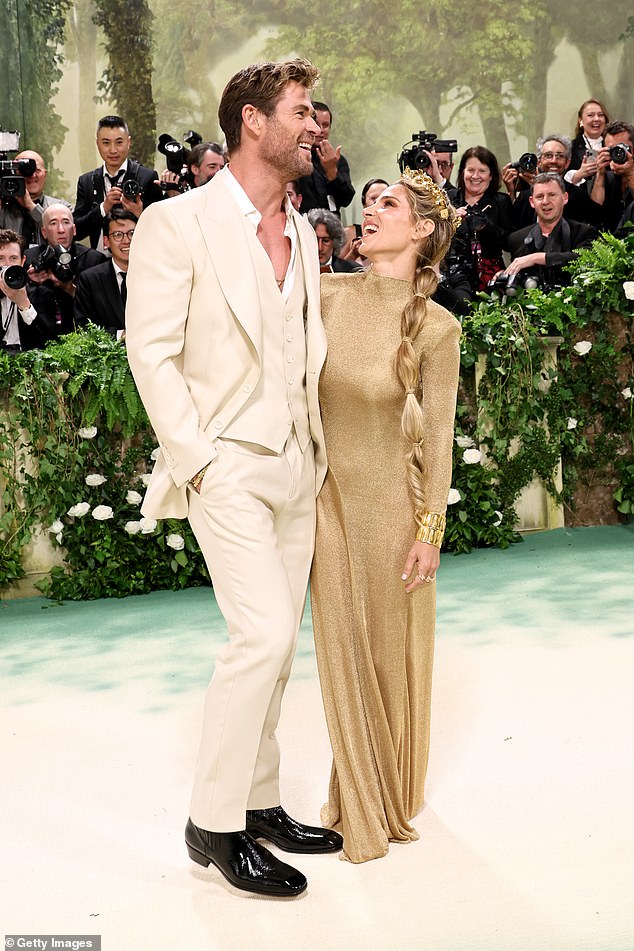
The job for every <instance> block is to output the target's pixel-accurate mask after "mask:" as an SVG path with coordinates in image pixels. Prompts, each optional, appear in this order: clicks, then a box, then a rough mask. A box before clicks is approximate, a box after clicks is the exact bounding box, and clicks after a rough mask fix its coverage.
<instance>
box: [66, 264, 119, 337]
mask: <svg viewBox="0 0 634 951" xmlns="http://www.w3.org/2000/svg"><path fill="white" fill-rule="evenodd" d="M89 320H91V321H92V323H93V324H97V326H99V327H104V328H105V329H106V330H107V331H108V332H109V333H111V334H112V336H113V337H114V336H116V334H117V330H124V329H125V307H124V306H123V299H122V297H121V291H120V290H119V282H118V281H117V275H116V274H115V270H114V265H113V263H112V261H105V262H104V263H103V264H98V265H97V266H96V267H91V268H89V269H88V270H87V271H83V272H82V273H81V274H80V275H79V277H78V279H77V290H76V292H75V324H76V325H77V326H78V327H80V326H82V325H85V324H86V323H87V322H88V321H89Z"/></svg>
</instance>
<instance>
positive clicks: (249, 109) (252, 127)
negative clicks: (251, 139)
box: [242, 103, 262, 136]
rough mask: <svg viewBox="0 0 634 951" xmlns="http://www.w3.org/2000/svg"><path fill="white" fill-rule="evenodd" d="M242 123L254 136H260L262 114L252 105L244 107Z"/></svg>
mask: <svg viewBox="0 0 634 951" xmlns="http://www.w3.org/2000/svg"><path fill="white" fill-rule="evenodd" d="M242 121H243V123H244V125H245V126H246V128H247V129H248V130H249V132H251V134H252V135H256V136H257V135H259V133H260V129H261V128H262V113H261V112H260V110H259V109H257V108H256V107H255V106H252V105H251V103H247V104H246V106H243V107H242Z"/></svg>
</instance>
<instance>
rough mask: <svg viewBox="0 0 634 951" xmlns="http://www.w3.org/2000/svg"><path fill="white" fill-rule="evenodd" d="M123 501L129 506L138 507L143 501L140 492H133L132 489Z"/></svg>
mask: <svg viewBox="0 0 634 951" xmlns="http://www.w3.org/2000/svg"><path fill="white" fill-rule="evenodd" d="M125 500H126V502H127V503H128V504H129V505H140V504H141V502H142V501H143V496H142V495H141V493H140V492H135V491H134V489H130V491H129V492H128V494H127V495H126V497H125Z"/></svg>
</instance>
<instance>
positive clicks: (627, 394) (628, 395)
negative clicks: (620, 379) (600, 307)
mask: <svg viewBox="0 0 634 951" xmlns="http://www.w3.org/2000/svg"><path fill="white" fill-rule="evenodd" d="M632 285H634V281H632ZM621 396H622V397H623V399H624V400H631V399H632V391H631V389H630V388H629V386H626V387H625V389H624V390H621Z"/></svg>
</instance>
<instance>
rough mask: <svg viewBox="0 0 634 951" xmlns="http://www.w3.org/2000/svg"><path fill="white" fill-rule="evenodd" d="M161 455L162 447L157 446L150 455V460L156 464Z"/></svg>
mask: <svg viewBox="0 0 634 951" xmlns="http://www.w3.org/2000/svg"><path fill="white" fill-rule="evenodd" d="M160 455H161V447H160V446H157V447H156V449H153V450H152V452H151V453H150V459H151V460H152V462H156V460H157V459H158V457H159V456H160Z"/></svg>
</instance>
